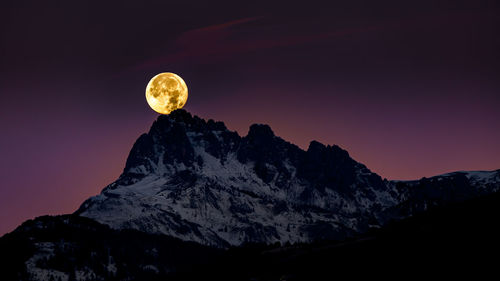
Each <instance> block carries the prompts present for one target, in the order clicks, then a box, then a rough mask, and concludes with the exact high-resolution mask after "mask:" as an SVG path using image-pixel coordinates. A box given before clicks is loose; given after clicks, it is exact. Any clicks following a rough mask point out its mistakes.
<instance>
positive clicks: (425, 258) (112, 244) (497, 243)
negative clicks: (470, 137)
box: [0, 193, 500, 280]
mask: <svg viewBox="0 0 500 281" xmlns="http://www.w3.org/2000/svg"><path fill="white" fill-rule="evenodd" d="M499 214H500V194H499V193H495V194H490V195H485V196H481V197H479V198H475V199H471V200H467V201H465V202H461V203H452V204H449V205H447V206H445V207H430V208H429V210H427V211H425V212H423V213H420V214H418V215H415V216H413V217H411V218H406V219H403V220H400V221H397V222H393V223H389V224H388V225H386V226H384V227H382V228H380V229H372V230H370V231H368V232H366V233H364V234H362V235H357V236H355V237H352V238H349V239H347V240H344V241H339V242H336V241H322V242H316V243H312V244H295V245H284V246H277V245H255V244H253V245H246V246H245V247H236V248H230V249H229V250H220V249H215V248H212V247H206V246H202V245H198V244H196V243H192V242H183V241H180V240H178V239H174V238H170V237H166V236H164V235H154V234H147V233H142V232H138V231H134V230H113V229H110V228H109V227H107V226H105V225H101V224H99V223H97V222H95V221H93V220H91V219H88V218H83V217H79V216H75V215H65V216H55V217H49V216H44V217H39V218H37V219H35V220H29V221H27V222H25V223H23V224H22V225H21V226H20V227H18V228H17V229H16V230H15V231H13V232H12V233H9V234H6V235H5V236H3V237H1V238H0V272H1V274H0V276H1V279H2V280H51V279H50V278H51V276H53V277H54V278H53V280H57V279H58V278H60V280H332V279H334V278H335V279H338V278H339V277H341V276H349V277H350V278H353V277H370V278H372V279H373V278H382V279H398V280H399V279H401V277H403V278H405V277H407V276H412V277H417V276H418V277H422V278H429V277H431V276H432V277H434V278H436V277H438V276H439V277H446V278H450V277H459V276H460V277H462V278H463V276H464V274H465V273H469V274H474V276H475V278H478V276H484V277H486V276H488V274H496V268H497V263H498V258H496V255H497V253H498V251H499V250H500V240H499V239H498V237H499V235H500V227H499V226H498V220H499ZM490 276H492V275H490ZM493 276H494V275H493ZM479 279H481V278H479Z"/></svg>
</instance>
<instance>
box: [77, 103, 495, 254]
mask: <svg viewBox="0 0 500 281" xmlns="http://www.w3.org/2000/svg"><path fill="white" fill-rule="evenodd" d="M499 183H500V172H499V171H493V172H456V173H450V174H447V175H442V176H437V177H433V178H430V179H422V180H419V181H408V182H402V181H398V182H396V181H394V182H392V181H387V180H383V179H382V178H381V177H380V176H378V175H377V174H375V173H372V172H371V171H370V170H369V169H368V168H366V166H365V165H363V164H361V163H358V162H356V161H355V160H353V159H352V158H351V157H350V156H349V154H348V153H347V151H345V150H343V149H341V148H340V147H338V146H335V145H334V146H325V145H323V144H321V143H319V142H316V141H313V142H311V144H310V146H309V148H308V149H307V151H304V150H302V149H300V148H298V147H297V146H295V145H293V144H291V143H289V142H286V141H284V140H283V139H281V138H279V137H277V136H275V135H274V133H273V132H272V130H271V128H270V127H269V126H267V125H261V124H254V125H252V126H251V127H250V130H249V133H248V135H247V136H245V137H240V136H239V135H238V134H237V133H236V132H231V131H229V130H228V129H227V128H226V127H225V125H224V124H223V123H222V122H214V121H213V120H208V121H205V120H203V119H201V118H199V117H197V116H191V114H189V113H188V112H186V111H185V110H176V111H174V112H172V113H171V114H170V115H168V116H167V115H162V116H159V117H158V119H157V121H155V122H154V123H153V125H152V127H151V129H150V131H149V132H148V133H147V134H143V135H142V136H140V137H139V139H138V140H137V141H136V143H135V144H134V146H133V148H132V150H131V152H130V155H129V157H128V159H127V163H126V165H125V169H124V172H123V174H122V175H121V176H120V177H119V178H118V180H116V181H115V182H113V183H112V184H110V185H108V186H107V187H106V188H104V190H103V191H102V193H101V194H99V195H97V196H94V197H92V198H90V199H88V200H86V201H85V202H84V203H83V204H82V206H81V207H80V208H79V210H78V211H77V212H76V213H77V214H79V215H81V216H85V217H89V218H92V219H95V220H97V221H99V222H101V223H105V224H108V225H110V226H111V227H113V228H117V229H123V228H132V229H138V230H141V231H145V232H148V233H160V234H167V235H170V236H173V237H177V238H180V239H183V240H189V241H195V242H199V243H202V244H206V245H212V246H217V247H227V246H230V245H241V244H243V243H246V242H264V243H274V242H281V243H286V242H310V241H313V240H317V239H341V238H344V237H346V236H349V235H352V234H354V233H358V232H361V231H364V230H366V229H367V228H368V227H373V226H379V225H380V224H382V223H384V222H386V221H387V220H388V219H389V218H401V217H405V216H409V215H411V214H412V212H414V211H418V210H425V209H426V208H427V206H431V205H434V204H442V203H443V202H444V203H446V202H452V201H454V200H455V199H456V200H459V199H463V198H462V197H464V198H470V197H473V196H476V195H477V194H480V193H481V192H483V193H488V192H493V191H496V190H498V189H499V186H500V184H499ZM434 197H436V198H434ZM416 198H417V199H418V200H415V199H416ZM440 198H441V199H442V200H441V199H440ZM408 202H412V204H413V203H415V202H417V203H418V204H421V205H422V206H424V205H425V207H422V206H421V205H418V204H417V203H415V204H417V205H418V206H407V205H408V204H409V203H408ZM406 203H408V204H406ZM405 204H406V205H405ZM410 205H411V204H410Z"/></svg>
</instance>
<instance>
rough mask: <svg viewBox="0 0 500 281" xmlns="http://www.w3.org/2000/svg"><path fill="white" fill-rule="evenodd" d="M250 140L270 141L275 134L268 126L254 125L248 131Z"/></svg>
mask: <svg viewBox="0 0 500 281" xmlns="http://www.w3.org/2000/svg"><path fill="white" fill-rule="evenodd" d="M247 137H248V138H252V139H255V138H263V139H270V138H273V137H274V132H273V130H272V129H271V127H270V126H269V125H267V124H252V125H251V126H250V129H249V130H248V135H247Z"/></svg>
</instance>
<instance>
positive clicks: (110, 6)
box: [0, 0, 500, 235]
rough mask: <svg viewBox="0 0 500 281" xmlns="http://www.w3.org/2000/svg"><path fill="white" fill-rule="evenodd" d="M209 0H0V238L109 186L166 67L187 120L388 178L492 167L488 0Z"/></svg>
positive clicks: (498, 28)
mask: <svg viewBox="0 0 500 281" xmlns="http://www.w3.org/2000/svg"><path fill="white" fill-rule="evenodd" d="M101 2H106V3H105V4H103V3H101ZM139 2H140V3H139ZM197 2H200V3H197ZM205 2H207V1H191V2H190V1H183V2H182V3H176V4H168V3H167V1H163V2H161V3H156V2H152V1H120V2H117V3H110V2H108V1H95V3H94V2H92V1H32V3H30V2H29V1H11V3H2V4H1V6H0V62H1V63H0V74H1V75H0V106H1V108H0V129H1V138H0V155H1V157H0V235H1V234H3V233H5V232H7V231H11V230H12V229H14V228H15V227H16V226H17V225H19V224H20V223H21V222H22V221H24V220H26V219H28V218H33V217H35V216H39V215H44V214H60V213H68V212H72V211H74V210H75V209H76V208H78V206H79V204H80V203H81V202H82V201H83V200H85V199H86V198H87V197H89V196H91V195H94V194H97V193H99V192H100V190H101V189H102V188H103V187H104V186H105V185H107V184H109V183H110V182H112V181H113V180H115V179H116V178H117V177H118V176H119V174H120V173H121V171H122V169H123V167H124V165H125V159H126V157H127V154H128V152H129V150H130V148H131V146H132V144H133V143H134V141H135V139H136V138H137V137H138V136H139V135H140V134H141V133H143V132H145V131H147V130H148V129H149V126H150V125H151V123H152V122H153V120H154V119H155V118H156V117H157V115H156V114H155V113H154V112H153V111H152V110H151V109H149V107H148V106H147V103H146V101H145V98H144V89H145V87H146V84H147V82H148V81H149V79H150V78H151V77H152V76H153V75H155V74H156V73H158V72H164V71H170V72H175V73H177V74H179V75H181V76H182V77H183V78H184V80H185V81H186V83H187V85H188V87H189V94H190V95H189V99H188V102H187V105H186V107H185V108H186V109H187V110H188V111H190V112H191V113H193V114H196V115H199V116H200V117H204V118H213V119H216V120H222V121H224V122H225V123H226V125H227V126H228V127H229V128H230V129H232V130H236V131H238V132H239V133H240V135H245V134H246V133H247V130H248V127H249V125H250V124H252V123H267V124H270V125H271V127H272V128H273V130H274V131H275V133H276V134H277V135H279V136H281V137H283V138H284V139H286V140H288V141H291V142H293V143H296V144H297V145H299V146H300V147H302V148H307V146H308V144H309V142H310V141H311V140H313V139H315V140H318V141H320V142H323V143H326V144H338V145H340V146H341V147H343V148H345V149H347V150H348V151H349V153H350V154H351V156H353V157H354V158H355V159H356V160H358V161H360V162H362V163H364V164H366V165H367V166H368V167H369V168H370V169H371V170H373V171H375V172H377V173H379V174H380V175H382V176H383V177H386V178H389V179H416V178H420V177H423V176H432V175H436V174H440V173H445V172H450V171H455V170H483V169H485V170H491V169H499V168H500V148H499V145H498V144H499V143H500V129H499V127H500V126H499V124H500V110H499V108H500V52H499V51H498V50H500V17H499V15H500V7H499V4H497V1H477V0H475V1H472V0H471V1H435V0H434V1H429V0H423V1H422V0H421V1H376V2H377V3H376V4H375V1H368V0H365V1H342V2H348V3H349V4H345V3H343V4H342V3H340V1H328V3H329V4H328V5H326V4H321V3H319V4H316V2H310V3H309V2H308V3H309V4H310V5H308V6H307V7H304V6H303V5H302V4H293V3H290V2H289V1H287V2H283V3H278V2H273V3H272V4H270V3H269V2H270V1H262V4H261V3H260V1H249V2H248V3H246V4H245V3H243V4H242V3H241V2H240V1H223V2H221V3H220V4H213V3H210V5H209V4H205ZM224 2H226V3H224ZM401 2H404V3H401ZM410 2H414V3H410ZM264 3H265V4H264ZM285 3H286V4H285ZM301 3H302V2H301Z"/></svg>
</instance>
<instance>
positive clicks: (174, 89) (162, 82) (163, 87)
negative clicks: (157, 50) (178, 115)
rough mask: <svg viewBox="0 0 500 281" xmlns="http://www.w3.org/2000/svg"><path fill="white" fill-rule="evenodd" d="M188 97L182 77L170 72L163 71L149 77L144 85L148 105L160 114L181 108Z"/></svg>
mask: <svg viewBox="0 0 500 281" xmlns="http://www.w3.org/2000/svg"><path fill="white" fill-rule="evenodd" d="M187 98H188V89H187V86H186V83H185V82H184V80H182V78H181V77H180V76H179V75H177V74H175V73H170V72H163V73H160V74H158V75H156V76H155V77H153V78H151V80H150V81H149V83H148V86H147V87H146V100H147V101H148V104H149V106H150V107H151V108H152V109H153V110H154V111H156V112H158V113H161V114H169V113H170V112H172V111H174V110H176V109H178V108H182V107H183V106H184V105H185V104H186V102H187Z"/></svg>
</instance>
